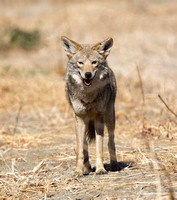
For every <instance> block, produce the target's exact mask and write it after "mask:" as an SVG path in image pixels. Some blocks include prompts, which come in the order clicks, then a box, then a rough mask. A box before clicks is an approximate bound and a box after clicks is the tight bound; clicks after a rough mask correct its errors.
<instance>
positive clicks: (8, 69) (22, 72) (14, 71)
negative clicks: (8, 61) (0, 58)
mask: <svg viewBox="0 0 177 200" xmlns="http://www.w3.org/2000/svg"><path fill="white" fill-rule="evenodd" d="M0 74H4V75H9V76H13V77H18V78H33V77H35V76H37V75H42V76H48V75H49V74H50V70H49V69H35V68H30V69H28V68H22V69H18V68H14V67H12V66H10V65H7V66H4V67H2V69H1V71H0Z"/></svg>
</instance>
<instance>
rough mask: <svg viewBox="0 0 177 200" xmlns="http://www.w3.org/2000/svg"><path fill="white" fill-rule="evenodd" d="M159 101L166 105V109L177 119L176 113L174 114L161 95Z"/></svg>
mask: <svg viewBox="0 0 177 200" xmlns="http://www.w3.org/2000/svg"><path fill="white" fill-rule="evenodd" d="M158 97H159V99H160V100H161V101H162V102H163V103H164V105H165V106H166V108H167V109H168V110H169V111H170V112H171V113H172V114H173V115H174V116H175V117H177V114H176V113H175V112H173V110H172V109H171V108H170V107H169V106H168V105H167V103H166V102H165V101H164V100H163V99H162V97H161V96H160V94H158Z"/></svg>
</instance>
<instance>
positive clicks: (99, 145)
mask: <svg viewBox="0 0 177 200" xmlns="http://www.w3.org/2000/svg"><path fill="white" fill-rule="evenodd" d="M95 131H96V174H105V173H106V172H107V171H106V170H105V168H104V166H103V136H104V119H103V117H102V116H99V117H98V118H97V119H96V122H95Z"/></svg>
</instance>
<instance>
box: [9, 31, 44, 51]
mask: <svg viewBox="0 0 177 200" xmlns="http://www.w3.org/2000/svg"><path fill="white" fill-rule="evenodd" d="M9 36H10V37H9V45H12V46H15V47H20V48H23V49H31V48H34V47H36V46H38V45H39V44H40V39H41V36H40V32H39V31H38V30H34V31H25V30H21V29H19V28H14V29H12V30H10V35H9Z"/></svg>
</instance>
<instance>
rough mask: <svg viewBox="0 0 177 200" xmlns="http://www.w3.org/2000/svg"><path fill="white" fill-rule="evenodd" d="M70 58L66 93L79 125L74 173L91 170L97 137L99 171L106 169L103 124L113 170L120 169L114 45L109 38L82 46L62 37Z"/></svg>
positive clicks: (81, 173) (97, 165) (103, 171)
mask: <svg viewBox="0 0 177 200" xmlns="http://www.w3.org/2000/svg"><path fill="white" fill-rule="evenodd" d="M61 40H62V44H63V46H64V50H65V52H66V54H67V56H68V58H69V61H68V65H67V72H66V95H67V99H68V101H69V103H70V105H71V106H72V108H73V110H74V113H75V118H76V124H77V126H76V127H77V131H76V138H77V152H76V153H77V156H76V157H77V158H76V170H75V174H76V175H78V176H82V175H84V174H89V172H91V171H92V168H91V165H90V162H89V154H88V143H89V142H91V141H93V140H96V174H104V173H106V172H107V171H106V170H105V168H104V165H103V135H104V124H105V125H106V127H107V129H108V134H109V141H108V148H109V154H110V165H111V170H113V171H115V170H116V169H117V159H116V149H115V143H114V129H115V109H114V104H115V98H116V80H115V76H114V74H113V71H112V70H111V69H110V68H109V66H108V64H107V61H106V58H107V56H108V55H109V53H110V50H111V47H112V45H113V39H112V38H108V39H106V40H104V41H103V42H100V43H97V44H96V45H86V44H85V45H81V44H78V43H76V42H74V41H72V40H70V39H69V38H67V37H65V36H62V37H61Z"/></svg>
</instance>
